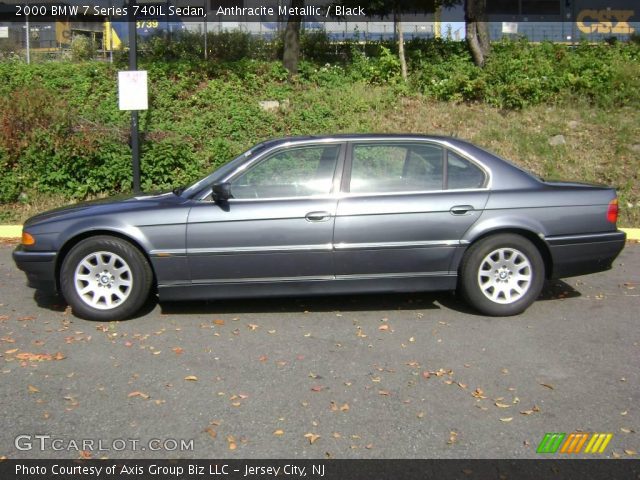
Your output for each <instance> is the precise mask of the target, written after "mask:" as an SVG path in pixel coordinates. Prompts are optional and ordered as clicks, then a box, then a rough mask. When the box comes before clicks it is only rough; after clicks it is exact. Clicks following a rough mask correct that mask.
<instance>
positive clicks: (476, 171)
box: [447, 150, 486, 190]
mask: <svg viewBox="0 0 640 480" xmlns="http://www.w3.org/2000/svg"><path fill="white" fill-rule="evenodd" d="M485 181H486V175H485V173H484V172H483V171H482V170H481V169H480V167H478V166H477V165H475V164H473V163H471V162H470V161H469V160H467V159H466V158H463V157H461V156H460V155H458V154H457V153H455V152H452V151H451V150H449V151H448V152H447V188H448V189H449V190H457V189H465V188H482V187H484V184H485Z"/></svg>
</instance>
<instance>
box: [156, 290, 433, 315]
mask: <svg viewBox="0 0 640 480" xmlns="http://www.w3.org/2000/svg"><path fill="white" fill-rule="evenodd" d="M436 300H439V298H438V296H435V295H431V294H425V293H386V294H377V295H327V296H313V297H278V298H254V299H232V300H216V301H199V302H195V301H193V302H191V301H189V302H162V303H161V304H160V306H161V309H162V313H163V314H208V313H215V314H233V313H276V312H282V313H294V312H304V311H308V312H362V311H386V310H394V311H403V310H404V311H415V310H438V309H440V308H441V307H440V306H439V305H437V304H436V303H435V301H436Z"/></svg>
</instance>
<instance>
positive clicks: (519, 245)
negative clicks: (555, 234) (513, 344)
mask: <svg viewBox="0 0 640 480" xmlns="http://www.w3.org/2000/svg"><path fill="white" fill-rule="evenodd" d="M498 248H514V249H516V250H519V251H520V252H522V254H524V255H525V256H526V257H527V259H528V260H529V263H530V264H531V271H532V272H531V273H532V279H531V284H530V286H529V290H528V291H527V293H526V294H525V295H524V296H523V297H522V298H520V299H519V300H517V301H516V302H514V303H511V304H508V305H504V304H499V303H495V302H493V301H491V300H490V299H488V298H487V297H486V296H485V295H484V293H482V290H481V289H480V285H479V284H478V270H479V268H480V264H481V262H482V261H483V259H484V258H485V257H486V256H487V255H488V254H489V253H491V252H492V251H494V250H496V249H498ZM460 275H461V279H460V287H461V288H460V289H461V291H462V292H461V293H462V295H463V297H464V299H465V300H466V301H467V303H469V304H470V305H472V306H473V307H474V308H476V309H477V310H479V311H480V312H482V313H484V314H486V315H491V316H496V317H503V316H511V315H517V314H519V313H522V312H523V311H525V310H526V309H527V308H528V307H529V306H530V305H531V304H532V303H533V302H535V300H536V299H537V298H538V296H539V295H540V291H541V290H542V287H543V285H544V278H545V267H544V261H543V259H542V255H541V254H540V251H539V250H538V248H537V247H536V246H535V245H534V244H533V243H532V242H531V241H529V240H528V239H526V238H524V237H522V236H520V235H516V234H498V235H492V236H490V237H486V238H484V239H482V240H480V241H478V243H475V244H473V245H472V246H471V247H470V248H469V250H468V251H467V252H466V254H465V256H464V258H463V261H462V264H461V268H460Z"/></svg>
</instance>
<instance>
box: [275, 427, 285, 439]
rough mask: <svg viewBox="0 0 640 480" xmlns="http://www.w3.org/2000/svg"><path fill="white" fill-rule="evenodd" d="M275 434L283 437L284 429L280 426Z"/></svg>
mask: <svg viewBox="0 0 640 480" xmlns="http://www.w3.org/2000/svg"><path fill="white" fill-rule="evenodd" d="M273 434H274V435H275V436H276V437H281V436H282V435H284V430H282V429H281V428H279V429H278V430H276V431H275V432H273Z"/></svg>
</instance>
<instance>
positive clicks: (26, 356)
mask: <svg viewBox="0 0 640 480" xmlns="http://www.w3.org/2000/svg"><path fill="white" fill-rule="evenodd" d="M16 358H17V359H18V360H29V361H31V362H44V361H49V360H63V359H65V358H66V357H65V355H64V354H63V353H61V352H57V353H55V354H53V355H51V354H49V353H29V352H23V353H19V354H17V355H16Z"/></svg>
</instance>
